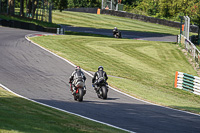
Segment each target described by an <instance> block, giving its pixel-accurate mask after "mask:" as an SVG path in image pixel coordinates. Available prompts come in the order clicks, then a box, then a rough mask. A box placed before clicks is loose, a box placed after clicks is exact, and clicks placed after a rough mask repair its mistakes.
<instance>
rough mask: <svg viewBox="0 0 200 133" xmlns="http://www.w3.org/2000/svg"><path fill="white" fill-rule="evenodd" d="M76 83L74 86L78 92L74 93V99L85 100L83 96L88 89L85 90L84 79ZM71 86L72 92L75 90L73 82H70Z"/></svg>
mask: <svg viewBox="0 0 200 133" xmlns="http://www.w3.org/2000/svg"><path fill="white" fill-rule="evenodd" d="M77 80H78V79H77ZM74 83H75V84H74V86H75V90H76V92H75V93H74V94H73V96H74V100H78V101H79V102H81V101H83V96H84V95H85V93H86V90H84V86H85V83H84V82H83V81H75V82H74ZM70 88H71V92H73V89H72V83H70Z"/></svg>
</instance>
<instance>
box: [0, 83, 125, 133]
mask: <svg viewBox="0 0 200 133" xmlns="http://www.w3.org/2000/svg"><path fill="white" fill-rule="evenodd" d="M0 114H1V115H0V133H21V132H31V133H41V132H45V133H54V132H56V133H86V132H90V133H103V132H104V133H105V132H106V133H123V132H124V131H122V130H118V129H115V128H112V127H109V126H105V125H103V124H99V123H96V122H92V121H90V120H86V119H83V118H80V117H78V116H74V115H71V114H67V113H64V112H61V111H58V110H55V109H51V108H49V107H45V106H42V105H39V104H37V103H33V102H30V101H28V100H25V99H23V98H19V97H17V96H15V95H13V94H11V93H9V92H8V91H6V90H4V89H2V88H1V87H0Z"/></svg>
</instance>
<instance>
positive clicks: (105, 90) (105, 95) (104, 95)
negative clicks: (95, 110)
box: [101, 86, 107, 99]
mask: <svg viewBox="0 0 200 133" xmlns="http://www.w3.org/2000/svg"><path fill="white" fill-rule="evenodd" d="M101 91H102V98H103V99H107V88H106V87H105V86H102V87H101Z"/></svg>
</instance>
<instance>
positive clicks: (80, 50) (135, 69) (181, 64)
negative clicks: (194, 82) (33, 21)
mask: <svg viewBox="0 0 200 133" xmlns="http://www.w3.org/2000/svg"><path fill="white" fill-rule="evenodd" d="M31 40H33V41H34V42H36V43H38V44H40V45H41V46H43V47H45V48H47V49H49V50H51V51H53V52H54V53H56V54H58V55H60V56H62V57H64V58H66V59H68V60H70V61H71V62H73V63H74V64H76V65H80V66H81V67H82V68H83V69H85V70H87V71H96V70H97V68H98V66H100V65H102V66H104V68H105V71H106V72H107V73H108V75H112V76H117V77H121V78H123V79H121V78H115V77H109V80H108V83H109V84H110V85H111V86H113V87H115V88H118V89H120V90H121V91H123V92H126V93H128V94H130V95H133V96H135V97H138V98H140V99H145V100H147V101H150V102H153V103H157V104H160V105H164V106H169V107H173V108H177V109H181V110H187V111H191V112H195V113H200V96H198V95H195V94H192V93H189V92H185V91H183V90H179V89H175V88H174V87H173V86H174V77H175V72H176V71H180V72H184V73H188V74H191V75H197V74H196V72H195V70H194V69H193V67H192V66H191V65H190V63H189V62H188V60H187V59H186V57H185V56H184V54H183V53H182V52H181V50H180V49H178V46H177V45H176V44H174V43H164V42H153V41H152V42H151V41H141V40H130V39H114V38H105V37H90V36H75V35H66V36H62V35H61V36H43V37H35V38H31Z"/></svg>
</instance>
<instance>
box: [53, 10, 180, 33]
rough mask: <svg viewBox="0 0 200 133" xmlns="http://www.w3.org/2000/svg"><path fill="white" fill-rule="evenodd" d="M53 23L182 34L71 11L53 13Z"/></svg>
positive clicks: (138, 22)
mask: <svg viewBox="0 0 200 133" xmlns="http://www.w3.org/2000/svg"><path fill="white" fill-rule="evenodd" d="M53 23H56V24H66V25H72V26H76V27H92V28H100V29H113V28H114V27H117V28H119V30H129V31H142V32H144V31H145V32H154V33H163V34H172V35H178V34H179V32H180V31H179V29H178V28H172V27H168V26H163V25H159V24H153V23H146V22H142V21H138V20H133V19H129V18H123V17H116V16H110V15H103V14H101V15H97V14H90V13H80V12H70V11H63V12H59V11H57V10H56V11H53Z"/></svg>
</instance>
